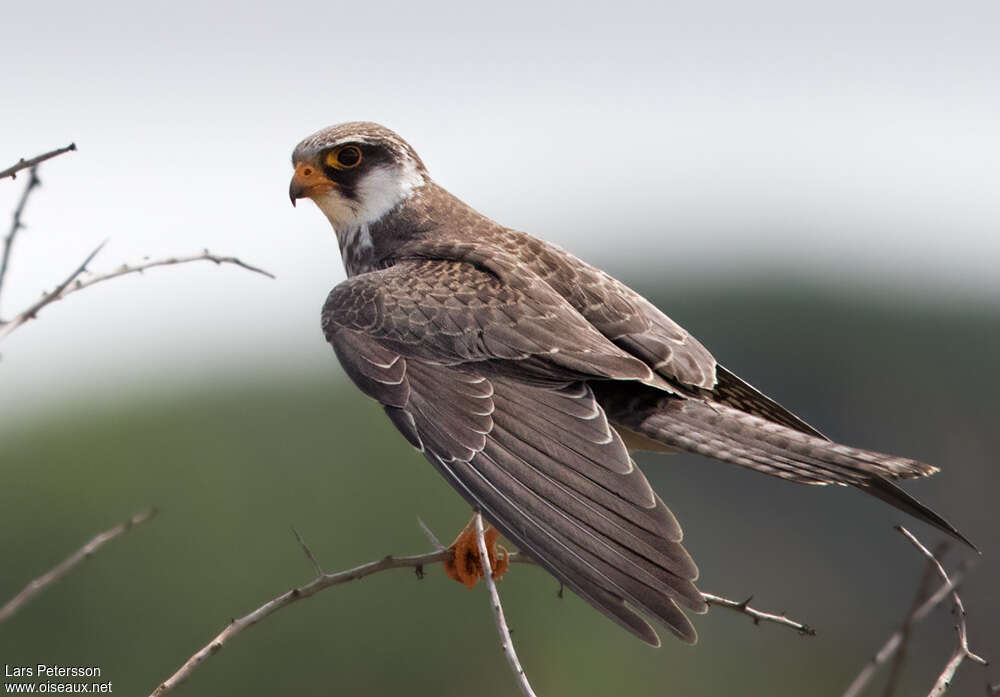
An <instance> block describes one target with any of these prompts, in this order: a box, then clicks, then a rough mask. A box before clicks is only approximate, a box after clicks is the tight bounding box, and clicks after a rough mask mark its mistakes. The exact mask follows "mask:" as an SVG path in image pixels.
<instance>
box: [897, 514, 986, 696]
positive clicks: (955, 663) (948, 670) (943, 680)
mask: <svg viewBox="0 0 1000 697" xmlns="http://www.w3.org/2000/svg"><path fill="white" fill-rule="evenodd" d="M896 529H897V530H899V531H900V532H901V533H903V535H905V536H906V538H907V539H908V540H909V541H910V542H911V543H913V546H914V547H916V548H917V549H918V550H919V551H920V553H921V554H923V555H924V556H925V557H927V560H928V561H930V562H932V563H933V564H934V566H935V567H936V568H937V571H938V574H939V575H940V576H941V578H942V579H944V582H945V584H947V585H951V586H952V590H951V598H952V602H953V604H954V613H955V615H956V617H957V618H958V625H956V627H955V629H956V631H957V632H958V646H957V647H956V648H955V651H954V653H952V655H951V658H950V659H948V663H946V664H945V667H944V670H942V671H941V674H940V675H939V676H938V679H937V681H935V683H934V686H933V687H932V688H931V691H930V692H929V693H927V697H941V695H943V694H944V693H945V691H946V690H947V689H948V687H949V686H950V685H951V681H952V679H954V677H955V671H957V670H958V667H959V666H960V665H962V662H963V661H964V660H965V659H966V658H968V659H969V660H970V661H973V662H975V663H979V664H980V665H986V659H984V658H982V657H980V656H977V655H976V654H974V653H972V651H970V650H969V637H968V634H967V631H966V627H965V606H964V605H963V604H962V599H961V598H960V597H958V591H956V590H955V588H954V584H952V582H951V579H950V578H949V577H948V572H947V571H945V570H944V567H943V566H941V562H939V561H938V560H937V557H935V556H934V555H933V554H932V553H931V551H930V550H929V549H927V548H926V547H924V545H923V544H921V542H920V540H918V539H917V538H916V537H915V536H914V535H913V533H911V532H910V531H909V530H907V529H906V528H904V527H903V526H902V525H897V526H896Z"/></svg>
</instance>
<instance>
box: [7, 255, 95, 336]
mask: <svg viewBox="0 0 1000 697" xmlns="http://www.w3.org/2000/svg"><path fill="white" fill-rule="evenodd" d="M105 244H107V240H105V241H104V242H101V243H100V244H99V245H97V247H95V248H94V251H92V252H91V253H90V254H88V255H87V258H86V259H84V260H83V263H82V264H80V265H79V266H77V267H76V268H75V269H73V272H72V273H71V274H70V275H69V276H67V277H66V280H64V281H63V282H62V283H60V284H59V285H58V286H56V288H55V290H53V291H52V292H51V293H43V294H42V297H41V298H40V299H39V300H37V301H36V302H35V303H34V304H32V305H31V307H29V308H28V309H27V310H24V311H22V312H21V313H19V314H18V315H16V316H15V317H14V318H13V319H11V320H10V321H9V322H7V323H6V324H3V325H0V341H2V340H3V339H4V338H5V337H6V336H7V335H8V334H10V333H11V332H13V331H14V330H15V329H17V328H18V327H20V326H21V325H22V324H24V323H25V322H27V321H29V320H32V319H34V318H35V316H36V315H37V314H38V312H39V311H40V310H41V309H42V308H43V307H45V306H46V305H48V304H49V303H54V302H55V301H56V300H59V299H60V298H62V297H64V295H65V293H66V291H67V290H68V289H69V287H70V284H71V283H72V282H73V281H75V280H76V278H77V276H79V275H80V274H82V273H83V272H84V271H86V270H87V264H89V263H90V262H91V261H92V260H93V259H94V257H96V256H97V254H98V253H99V252H100V251H101V249H103V248H104V245H105Z"/></svg>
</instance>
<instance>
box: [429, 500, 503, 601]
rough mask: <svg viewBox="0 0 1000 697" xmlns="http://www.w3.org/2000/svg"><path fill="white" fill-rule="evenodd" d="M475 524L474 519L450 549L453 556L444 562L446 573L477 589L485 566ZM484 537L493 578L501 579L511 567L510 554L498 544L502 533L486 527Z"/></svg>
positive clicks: (490, 526)
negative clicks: (480, 553)
mask: <svg viewBox="0 0 1000 697" xmlns="http://www.w3.org/2000/svg"><path fill="white" fill-rule="evenodd" d="M475 523H476V519H475V517H473V519H472V520H470V521H469V524H468V525H466V526H465V529H464V530H462V532H461V533H459V535H458V537H456V538H455V541H454V542H452V543H451V545H450V546H449V547H448V551H449V552H451V554H450V556H449V557H448V558H447V559H445V560H444V570H445V573H447V574H448V575H449V576H450V577H451V578H453V579H454V580H456V581H458V582H459V583H462V584H465V585H466V586H468V587H469V588H475V586H476V582H477V581H478V580H479V579H481V578H482V577H483V565H482V563H481V561H480V557H479V544H478V542H477V541H476V524H475ZM483 537H484V538H485V540H486V551H487V553H488V554H489V557H490V568H491V569H493V578H494V579H499V578H500V577H501V576H503V575H504V573H506V571H507V567H508V566H509V565H510V560H509V558H508V557H509V554H508V552H507V549H506V548H505V547H503V546H501V545H498V544H497V538H498V537H500V532H499V531H498V530H497V529H496V528H494V527H493V526H492V525H489V524H487V525H486V528H485V530H484V532H483Z"/></svg>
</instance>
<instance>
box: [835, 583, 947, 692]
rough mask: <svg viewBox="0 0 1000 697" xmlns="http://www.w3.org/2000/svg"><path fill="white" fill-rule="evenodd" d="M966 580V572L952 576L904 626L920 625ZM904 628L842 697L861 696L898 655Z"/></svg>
mask: <svg viewBox="0 0 1000 697" xmlns="http://www.w3.org/2000/svg"><path fill="white" fill-rule="evenodd" d="M964 578H965V571H964V570H963V569H959V570H958V571H956V572H954V573H952V574H951V581H950V582H949V583H945V584H942V585H941V587H940V588H938V589H937V590H936V591H934V593H933V594H932V595H931V596H930V597H929V598H927V600H925V601H924V602H923V604H922V605H921V606H920V607H919V608H917V609H916V611H914V612H913V613H912V614H911V615H910V616H908V617H907V618H906V620H904V625H905V624H906V622H909V624H910V628H911V629H912V627H913V626H914V625H916V624H919V623H920V622H922V621H923V620H924V618H925V617H927V615H929V614H930V612H931V610H933V609H934V608H936V607H937V606H938V605H940V604H941V603H942V602H943V601H944V600H945V598H947V597H948V596H949V595H950V594H951V593H952V591H954V590H955V589H956V588H958V587H959V585H960V584H961V583H962V581H963V580H964ZM903 634H904V630H903V627H900V628H899V629H898V630H896V632H895V633H894V634H893V635H892V636H891V637H889V639H888V641H886V642H885V644H883V645H882V648H880V649H879V650H878V652H877V653H876V654H875V655H874V656H872V659H871V660H870V661H868V663H867V664H866V665H865V667H864V668H862V669H861V672H860V673H858V676H857V677H856V678H854V680H853V682H851V684H850V685H849V686H848V688H847V690H846V691H845V692H844V694H843V695H842V697H857V696H858V695H860V694H861V691H862V690H863V689H864V688H865V687H866V686H867V685H868V683H869V682H870V681H871V679H872V677H873V676H874V675H875V671H877V670H878V668H879V667H880V666H882V665H884V664H885V663H886V662H887V661H888V660H889V659H891V658H892V657H893V656H895V655H896V652H897V651H899V650H900V648H901V647H902V644H903Z"/></svg>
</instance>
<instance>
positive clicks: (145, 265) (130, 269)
mask: <svg viewBox="0 0 1000 697" xmlns="http://www.w3.org/2000/svg"><path fill="white" fill-rule="evenodd" d="M104 244H105V243H104V242H102V243H101V244H100V245H98V246H97V248H96V249H94V251H93V252H91V253H90V254H89V255H88V256H87V258H86V259H84V260H83V263H82V264H80V265H79V266H78V267H76V269H74V270H73V272H72V273H70V275H69V276H67V277H66V279H65V280H63V282H62V283H60V284H59V285H58V286H56V288H55V289H54V290H53V291H52V292H50V293H44V294H43V295H42V297H41V298H40V299H38V300H37V301H35V302H34V303H32V304H31V306H29V307H28V308H27V309H25V310H23V311H22V312H20V313H19V314H17V315H15V316H14V317H13V318H11V320H10V321H9V322H7V323H6V324H3V325H0V341H2V340H3V339H4V338H6V337H7V336H8V335H9V334H10V333H11V332H13V331H14V330H15V329H17V328H18V327H20V326H21V325H23V324H25V323H26V322H28V321H30V320H32V319H34V318H35V317H36V316H38V313H39V312H40V311H41V310H42V309H43V308H44V307H46V306H47V305H50V304H52V303H54V302H56V301H57V300H62V299H63V298H65V297H66V296H68V295H72V294H73V293H75V292H77V291H80V290H83V289H84V288H89V287H90V286H93V285H96V284H98V283H103V282H105V281H110V280H111V279H113V278H120V277H122V276H128V275H129V274H136V273H142V272H143V271H146V270H148V269H152V268H155V267H157V266H174V265H177V264H189V263H191V262H195V261H210V262H213V263H215V264H219V265H222V264H232V265H234V266H239V267H241V268H244V269H246V270H247V271H252V272H254V273H259V274H262V275H264V276H267V277H268V278H274V274H272V273H270V272H268V271H265V270H264V269H261V268H258V267H256V266H252V265H250V264H247V263H246V262H244V261H241V260H239V259H237V258H236V257H224V256H218V255H216V254H212V253H211V252H209V251H208V250H207V249H205V250H203V251H202V252H201V253H199V254H192V255H190V256H183V257H167V258H165V259H155V260H146V261H143V262H142V263H140V264H132V265H130V264H122V265H121V266H119V267H118V268H117V269H115V270H113V271H108V272H106V273H101V274H93V275H88V276H85V277H82V278H81V276H83V274H85V273H86V272H87V265H88V264H90V262H91V261H92V260H93V258H94V257H95V256H97V254H98V252H100V251H101V249H102V248H103V247H104Z"/></svg>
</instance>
